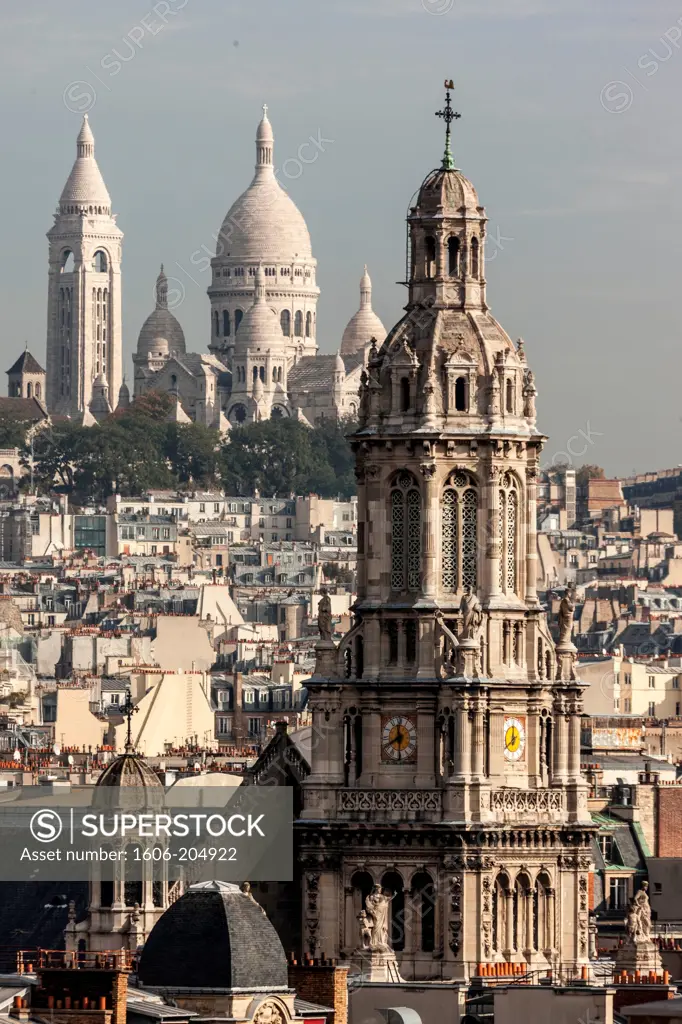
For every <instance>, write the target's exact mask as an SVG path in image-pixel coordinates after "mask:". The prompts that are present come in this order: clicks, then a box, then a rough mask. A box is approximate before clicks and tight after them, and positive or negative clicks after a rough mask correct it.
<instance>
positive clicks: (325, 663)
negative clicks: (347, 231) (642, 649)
mask: <svg viewBox="0 0 682 1024" xmlns="http://www.w3.org/2000/svg"><path fill="white" fill-rule="evenodd" d="M443 113H444V114H445V115H446V121H447V132H446V147H445V154H444V157H443V161H442V164H441V166H440V167H438V168H437V169H436V170H434V171H431V172H430V173H429V174H428V175H427V176H426V178H425V179H424V181H423V183H422V185H421V187H420V189H419V192H418V195H417V198H416V202H415V204H414V206H413V207H412V208H411V209H410V211H409V214H408V218H407V223H408V232H409V246H408V251H409V259H408V267H407V279H406V280H407V286H408V291H409V299H408V303H407V305H406V307H405V309H406V313H405V316H404V317H403V318H402V320H400V322H399V323H398V324H397V325H396V326H395V327H394V328H393V330H392V331H390V333H389V335H388V337H387V339H386V341H385V342H384V344H383V345H381V347H380V348H377V347H376V346H375V347H374V348H373V349H372V351H371V352H370V356H369V361H368V364H367V368H366V371H365V372H363V375H362V388H361V398H360V427H359V429H358V431H357V432H356V433H355V434H354V435H353V437H352V444H353V448H354V451H355V454H356V460H357V470H356V472H357V478H358V492H359V523H358V598H357V603H356V605H355V622H354V626H353V628H352V629H351V630H350V632H349V633H348V634H347V635H346V636H345V637H344V639H343V641H342V642H341V644H340V646H339V647H338V649H337V648H336V647H335V646H334V645H333V643H331V641H330V640H328V639H324V638H323V639H321V641H320V643H319V645H318V659H317V666H316V672H315V675H314V676H313V678H312V679H310V680H309V681H308V683H307V686H308V691H309V695H310V697H309V700H310V706H311V708H312V712H313V723H314V725H313V735H314V737H315V742H314V743H313V744H312V755H311V766H310V767H311V772H310V775H309V776H308V777H307V779H306V780H305V782H304V783H303V810H302V813H301V818H300V820H299V822H298V823H297V835H298V843H299V854H300V857H301V861H302V865H303V867H302V870H303V895H302V901H303V906H302V929H303V945H304V948H305V949H306V950H309V951H310V952H312V953H314V954H319V952H320V951H324V952H325V954H327V955H332V956H341V957H350V956H351V955H352V953H353V951H354V950H356V949H357V947H358V945H359V943H360V939H361V932H360V925H359V923H358V921H359V919H360V921H361V918H360V917H359V916H360V915H361V914H362V911H363V908H364V906H365V901H366V899H367V897H368V895H369V894H370V893H371V892H372V891H376V890H375V886H379V887H380V890H379V891H381V890H382V889H383V890H384V891H385V892H386V893H387V894H388V895H391V894H394V895H393V898H392V900H391V901H390V908H389V911H388V913H389V935H390V944H391V945H392V947H393V949H394V950H395V951H396V952H397V956H398V963H399V966H400V973H401V974H402V976H403V977H404V978H406V979H410V978H417V979H427V978H452V979H455V980H467V979H468V978H469V977H470V976H471V975H472V973H475V969H476V965H477V964H479V963H490V962H496V961H497V962H501V961H508V962H514V963H524V964H528V965H531V969H533V970H534V969H537V970H538V971H540V970H542V971H543V972H546V970H547V969H548V967H549V966H550V965H551V966H552V967H554V968H555V969H560V968H561V969H563V970H565V971H568V972H569V973H570V972H573V971H577V972H579V971H580V969H581V968H582V967H583V966H584V965H587V963H588V959H589V948H588V947H589V942H588V939H589V933H588V878H589V871H590V866H591V856H590V836H591V831H592V829H591V823H590V817H589V814H588V812H587V799H586V787H585V783H584V781H583V779H582V777H581V774H580V714H581V709H582V703H581V694H582V690H583V685H582V684H581V683H580V682H578V681H577V680H576V678H575V672H574V662H575V649H574V648H573V647H572V645H571V643H570V640H568V639H565V638H563V637H562V640H561V641H560V643H559V645H558V647H557V648H555V645H554V643H553V642H552V639H551V637H550V634H549V631H548V628H547V624H546V620H545V613H544V611H543V609H542V607H541V606H540V604H539V601H538V597H537V594H536V575H537V574H536V537H535V487H536V476H537V472H538V460H539V456H540V452H541V449H542V446H543V443H544V441H545V438H544V437H543V435H542V434H541V433H539V431H538V429H537V428H536V424H535V395H536V392H535V386H534V383H533V375H532V372H531V370H530V369H529V367H528V365H527V362H526V356H525V353H524V349H523V343H522V342H519V343H518V344H517V345H514V344H513V343H512V341H511V340H510V339H509V337H508V336H507V334H506V333H505V332H504V330H503V329H502V327H501V326H500V325H499V324H498V323H497V321H496V320H495V319H494V318H493V316H492V315H491V313H490V312H489V309H488V304H487V301H486V283H485V263H484V246H485V231H486V217H485V212H484V209H483V207H482V206H481V205H480V203H479V200H478V196H477V194H476V191H475V189H474V187H473V185H472V184H471V182H469V181H468V180H467V179H466V178H465V177H464V175H463V174H462V173H461V171H459V170H458V169H456V168H455V166H454V162H453V158H452V156H451V151H450V132H449V128H450V120H451V119H452V116H453V112H452V110H451V107H450V99H449V93H448V97H447V102H446V108H445V111H444V112H443ZM361 924H362V921H361ZM365 938H366V940H367V938H368V935H367V933H366V934H365Z"/></svg>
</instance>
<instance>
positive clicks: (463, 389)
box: [455, 377, 469, 412]
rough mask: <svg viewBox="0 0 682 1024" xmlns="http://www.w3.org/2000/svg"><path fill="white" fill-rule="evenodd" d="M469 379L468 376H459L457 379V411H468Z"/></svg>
mask: <svg viewBox="0 0 682 1024" xmlns="http://www.w3.org/2000/svg"><path fill="white" fill-rule="evenodd" d="M468 390H469V388H468V381H467V379H466V377H458V378H457V380H456V381H455V409H456V411H457V412H466V411H467V406H468V404H469V403H468V402H467V391H468Z"/></svg>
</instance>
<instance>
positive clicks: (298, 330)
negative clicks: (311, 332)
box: [294, 309, 303, 338]
mask: <svg viewBox="0 0 682 1024" xmlns="http://www.w3.org/2000/svg"><path fill="white" fill-rule="evenodd" d="M294 334H295V335H296V337H297V338H300V337H302V336H303V313H302V312H301V310H300V309H297V310H296V315H295V316H294Z"/></svg>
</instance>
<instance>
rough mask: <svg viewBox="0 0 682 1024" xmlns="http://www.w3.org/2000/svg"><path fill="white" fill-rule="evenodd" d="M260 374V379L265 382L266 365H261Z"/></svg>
mask: <svg viewBox="0 0 682 1024" xmlns="http://www.w3.org/2000/svg"><path fill="white" fill-rule="evenodd" d="M258 376H259V377H260V379H261V380H262V381H263V383H264V384H265V367H264V366H261V367H260V368H259V370H258Z"/></svg>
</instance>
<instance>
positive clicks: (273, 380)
mask: <svg viewBox="0 0 682 1024" xmlns="http://www.w3.org/2000/svg"><path fill="white" fill-rule="evenodd" d="M272 383H273V384H276V383H277V367H276V366H273V368H272Z"/></svg>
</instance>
